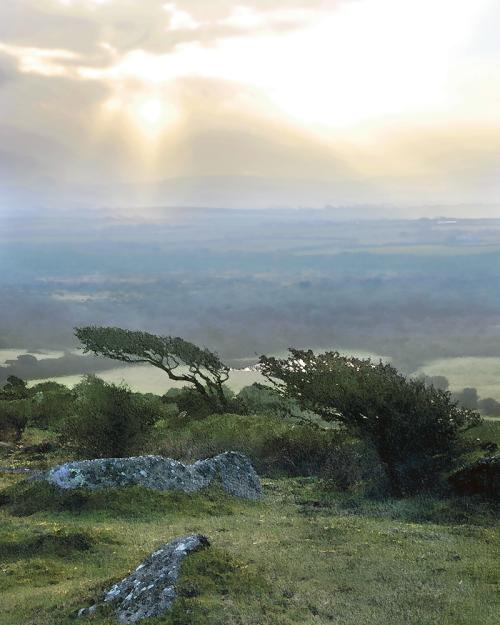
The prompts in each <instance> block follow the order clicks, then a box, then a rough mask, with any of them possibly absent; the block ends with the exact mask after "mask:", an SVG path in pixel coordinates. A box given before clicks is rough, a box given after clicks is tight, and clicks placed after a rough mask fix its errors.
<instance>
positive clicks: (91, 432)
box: [62, 376, 161, 458]
mask: <svg viewBox="0 0 500 625" xmlns="http://www.w3.org/2000/svg"><path fill="white" fill-rule="evenodd" d="M74 392H75V394H76V399H75V402H74V407H73V414H72V415H71V416H70V417H68V418H67V419H66V421H65V422H64V424H63V426H62V434H63V440H65V442H66V443H67V444H68V445H69V446H70V447H71V448H73V449H74V450H75V451H76V452H77V453H79V454H80V455H85V456H91V457H100V458H106V457H124V456H129V455H133V454H136V453H140V452H141V451H142V450H143V448H144V446H145V445H146V443H147V440H148V437H149V435H150V433H151V430H152V426H153V423H154V421H155V420H157V419H159V418H160V417H161V404H160V402H159V400H158V401H154V400H151V398H150V397H148V396H146V397H144V396H141V395H136V394H134V393H132V392H131V391H130V389H129V388H128V387H126V386H124V385H116V384H108V383H107V382H105V381H104V380H101V379H100V378H97V377H95V376H86V377H85V378H84V379H83V380H82V382H80V384H78V385H77V386H76V387H75V388H74Z"/></svg>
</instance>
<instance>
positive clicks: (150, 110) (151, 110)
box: [137, 98, 164, 128]
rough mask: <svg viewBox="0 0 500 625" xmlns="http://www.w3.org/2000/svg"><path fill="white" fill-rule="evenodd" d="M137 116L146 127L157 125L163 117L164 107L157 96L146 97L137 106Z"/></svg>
mask: <svg viewBox="0 0 500 625" xmlns="http://www.w3.org/2000/svg"><path fill="white" fill-rule="evenodd" d="M137 116H138V118H139V120H140V121H141V123H143V124H145V125H146V126H147V127H150V128H154V127H157V126H158V125H159V124H160V122H161V121H162V119H163V116H164V107H163V103H162V101H161V100H160V99H159V98H148V99H146V100H144V101H143V102H141V103H140V104H139V105H138V106H137Z"/></svg>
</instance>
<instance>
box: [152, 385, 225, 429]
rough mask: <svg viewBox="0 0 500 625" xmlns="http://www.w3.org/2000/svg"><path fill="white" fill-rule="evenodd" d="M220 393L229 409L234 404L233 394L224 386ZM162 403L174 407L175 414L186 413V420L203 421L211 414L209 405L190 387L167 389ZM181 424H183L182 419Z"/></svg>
mask: <svg viewBox="0 0 500 625" xmlns="http://www.w3.org/2000/svg"><path fill="white" fill-rule="evenodd" d="M222 391H223V393H224V398H225V405H226V407H227V408H228V409H229V408H230V407H232V404H235V401H234V393H233V392H232V390H231V389H230V388H229V387H228V386H226V385H224V386H223V387H222ZM162 401H163V402H164V403H165V404H166V405H167V406H170V407H174V406H175V409H176V412H177V413H186V417H187V418H188V419H204V418H205V417H208V416H209V415H210V414H213V410H212V406H211V404H210V403H208V402H207V401H206V400H205V398H204V397H203V395H200V393H198V392H197V390H196V389H195V388H193V387H190V386H183V387H182V388H171V389H169V390H168V391H167V392H166V393H165V395H163V397H162ZM172 421H173V420H172ZM181 422H182V423H184V419H182V420H181Z"/></svg>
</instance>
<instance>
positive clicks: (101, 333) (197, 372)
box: [75, 326, 229, 411]
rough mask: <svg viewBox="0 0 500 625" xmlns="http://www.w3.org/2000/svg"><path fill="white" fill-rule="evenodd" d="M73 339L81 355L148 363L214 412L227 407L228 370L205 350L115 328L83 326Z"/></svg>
mask: <svg viewBox="0 0 500 625" xmlns="http://www.w3.org/2000/svg"><path fill="white" fill-rule="evenodd" d="M75 335H76V337H77V338H78V339H79V340H80V342H81V343H82V344H83V348H84V352H92V353H94V354H96V355H98V356H105V357H106V358H111V359H112V360H119V361H121V362H129V363H148V364H150V365H153V367H157V368H158V369H161V370H162V371H164V372H165V373H166V374H167V375H168V377H169V378H170V379H171V380H175V381H176V382H186V383H187V384H192V385H193V387H194V388H195V389H196V391H197V392H198V393H199V394H200V395H201V396H202V397H203V398H204V400H205V401H206V402H207V403H208V404H209V405H210V407H211V408H212V409H213V410H214V411H220V410H225V409H226V407H227V398H226V396H225V394H224V383H225V382H226V381H227V380H228V378H229V367H227V366H226V365H225V364H224V363H223V362H222V361H221V359H220V358H219V356H218V355H217V354H215V353H214V352H211V351H210V350H208V349H206V348H201V347H198V346H196V345H194V344H193V343H190V342H189V341H185V340H184V339H182V338H180V337H174V336H157V335H155V334H150V333H149V332H140V331H135V330H124V329H122V328H115V327H99V326H85V327H81V328H75Z"/></svg>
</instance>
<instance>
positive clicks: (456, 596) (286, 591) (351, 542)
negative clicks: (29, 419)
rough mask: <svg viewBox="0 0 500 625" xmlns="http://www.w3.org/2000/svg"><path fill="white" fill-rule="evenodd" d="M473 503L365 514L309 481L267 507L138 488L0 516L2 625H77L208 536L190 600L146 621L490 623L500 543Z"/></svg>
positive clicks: (407, 504) (269, 490) (275, 496)
mask: <svg viewBox="0 0 500 625" xmlns="http://www.w3.org/2000/svg"><path fill="white" fill-rule="evenodd" d="M17 479H19V478H14V477H12V476H10V477H8V478H7V477H6V479H5V480H4V485H5V484H6V482H13V481H15V480H17ZM478 506H480V504H478V502H472V503H469V505H468V507H467V505H465V504H464V502H460V501H458V500H457V501H451V502H450V501H447V502H446V501H445V502H440V501H437V500H428V501H423V500H420V501H419V500H406V501H401V502H394V501H392V502H391V501H388V502H387V501H386V502H383V503H378V504H377V503H374V502H372V503H369V502H367V501H366V500H361V499H356V498H352V497H347V498H346V497H345V496H341V495H326V494H325V493H322V492H321V491H320V490H319V489H318V485H317V483H316V482H315V481H314V480H312V479H302V480H290V479H288V480H278V481H276V480H272V481H271V480H267V481H265V498H264V500H263V502H261V503H252V502H244V501H238V500H235V499H232V498H229V497H226V496H225V495H223V494H222V493H218V492H212V493H203V494H200V495H197V496H196V497H195V498H194V500H193V498H192V497H190V496H187V495H186V496H184V495H180V494H172V493H169V494H157V493H155V494H151V493H148V492H147V491H143V490H141V489H137V488H136V489H132V490H131V491H129V492H121V493H120V492H116V493H114V494H111V495H110V496H108V497H100V496H99V497H96V498H93V499H92V500H91V501H90V503H88V504H87V505H86V506H85V507H84V508H83V509H82V510H81V511H80V512H79V513H71V512H54V511H52V512H49V511H45V512H43V511H40V512H37V513H36V514H34V515H31V516H23V517H19V516H14V515H13V514H12V510H10V511H9V509H8V506H3V507H0V527H1V530H0V560H1V564H0V595H1V606H2V608H1V610H0V624H1V625H21V624H22V625H35V624H36V625H59V624H60V625H62V624H68V625H69V623H74V620H73V619H72V618H71V616H70V615H71V613H72V611H74V610H75V609H77V608H79V607H82V606H85V605H90V603H92V602H93V600H94V598H95V597H96V595H98V594H99V590H100V589H102V588H103V587H106V586H109V584H110V582H111V581H113V580H116V579H117V578H121V577H123V576H124V575H125V574H126V573H127V571H128V570H129V569H131V568H133V567H135V566H136V565H137V563H138V562H139V561H140V560H141V559H142V558H143V557H144V556H145V555H146V554H148V553H150V552H151V551H152V550H153V549H154V548H155V547H156V546H157V545H159V544H160V543H162V542H165V541H168V540H170V539H171V538H173V537H175V536H178V535H181V534H184V533H188V532H202V533H205V534H206V535H208V536H209V537H210V539H211V540H212V544H213V547H212V549H211V550H210V551H209V552H207V553H201V554H197V555H194V556H192V557H191V559H190V560H189V574H187V573H186V575H185V578H186V579H185V580H184V582H183V589H184V590H183V594H184V595H185V596H183V597H182V598H181V599H180V600H179V601H178V603H177V607H176V609H175V610H174V612H173V614H171V615H169V616H167V617H163V618H159V619H152V620H151V621H150V622H151V624H153V623H155V624H156V623H158V624H159V623H164V624H171V625H172V624H174V623H175V624H177V625H189V624H192V625H206V624H210V625H215V624H217V625H220V624H222V623H223V624H224V625H231V624H234V625H236V624H238V625H246V624H252V625H257V624H259V625H260V624H262V625H265V624H269V625H284V624H289V623H290V624H291V623H297V624H301V625H307V624H309V623H310V624H312V623H314V624H318V623H339V624H340V623H341V624H342V625H364V624H367V625H368V624H369V625H377V624H380V625H430V624H435V625H493V624H494V623H495V624H496V623H497V622H498V621H497V615H498V609H499V608H500V605H499V602H498V594H497V599H495V595H494V591H495V590H498V587H499V576H498V556H499V555H500V553H499V532H498V528H495V524H494V518H493V517H492V515H491V512H488V511H487V510H486V509H484V510H483V509H482V508H480V507H478ZM42 507H43V506H42ZM2 549H3V551H2ZM227 571H229V573H227ZM193 580H194V581H193ZM191 595H195V596H191ZM495 601H496V603H495ZM85 622H92V623H100V624H104V623H111V622H113V621H112V620H110V619H109V618H108V619H106V617H104V616H98V617H95V618H91V619H88V620H87V621H82V623H85Z"/></svg>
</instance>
